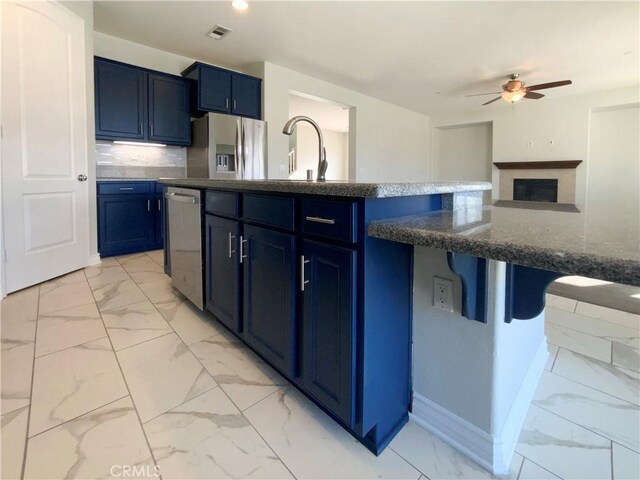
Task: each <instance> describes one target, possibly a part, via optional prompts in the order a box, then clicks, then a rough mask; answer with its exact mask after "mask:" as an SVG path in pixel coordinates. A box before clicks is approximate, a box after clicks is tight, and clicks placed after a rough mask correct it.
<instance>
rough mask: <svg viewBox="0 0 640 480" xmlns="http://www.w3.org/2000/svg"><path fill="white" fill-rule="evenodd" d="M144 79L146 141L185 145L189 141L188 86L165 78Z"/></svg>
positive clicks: (167, 76) (164, 76)
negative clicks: (147, 122)
mask: <svg viewBox="0 0 640 480" xmlns="http://www.w3.org/2000/svg"><path fill="white" fill-rule="evenodd" d="M148 75H149V76H148V86H149V132H148V133H149V140H152V141H157V142H164V143H171V144H177V145H183V144H184V145H188V144H189V143H190V140H191V130H190V128H191V122H190V121H189V85H188V83H187V82H186V81H185V80H184V79H182V78H177V77H173V76H169V75H162V74H157V73H149V74H148Z"/></svg>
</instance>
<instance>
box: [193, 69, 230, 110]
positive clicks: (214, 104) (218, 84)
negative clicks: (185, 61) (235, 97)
mask: <svg viewBox="0 0 640 480" xmlns="http://www.w3.org/2000/svg"><path fill="white" fill-rule="evenodd" d="M198 109H199V110H204V111H211V112H222V113H229V112H230V109H231V73H230V72H227V71H225V70H219V69H217V68H212V67H206V66H201V67H200V81H199V82H198Z"/></svg>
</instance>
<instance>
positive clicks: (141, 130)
mask: <svg viewBox="0 0 640 480" xmlns="http://www.w3.org/2000/svg"><path fill="white" fill-rule="evenodd" d="M142 132H144V130H143V129H142V123H140V134H142Z"/></svg>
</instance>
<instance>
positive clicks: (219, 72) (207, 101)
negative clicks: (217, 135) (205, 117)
mask: <svg viewBox="0 0 640 480" xmlns="http://www.w3.org/2000/svg"><path fill="white" fill-rule="evenodd" d="M182 76H183V77H186V78H189V79H191V80H192V81H193V91H192V110H193V112H194V113H195V114H202V113H203V112H218V113H228V114H231V115H239V116H242V117H250V118H258V119H259V118H261V117H262V80H261V79H259V78H256V77H251V76H249V75H245V74H242V73H238V72H232V71H231V70H225V69H223V68H219V67H213V66H211V65H205V64H203V63H200V62H195V63H194V64H193V65H191V66H190V67H189V68H187V69H186V70H185V71H184V72H182Z"/></svg>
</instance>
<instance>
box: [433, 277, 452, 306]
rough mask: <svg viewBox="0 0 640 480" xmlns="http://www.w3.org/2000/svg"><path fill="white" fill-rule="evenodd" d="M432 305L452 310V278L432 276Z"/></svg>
mask: <svg viewBox="0 0 640 480" xmlns="http://www.w3.org/2000/svg"><path fill="white" fill-rule="evenodd" d="M433 306H434V307H436V308H439V309H440V310H444V311H446V312H453V280H449V279H448V278H440V277H433Z"/></svg>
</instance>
